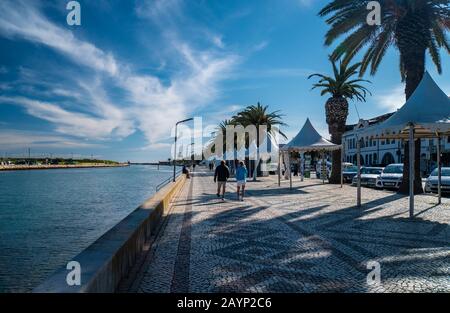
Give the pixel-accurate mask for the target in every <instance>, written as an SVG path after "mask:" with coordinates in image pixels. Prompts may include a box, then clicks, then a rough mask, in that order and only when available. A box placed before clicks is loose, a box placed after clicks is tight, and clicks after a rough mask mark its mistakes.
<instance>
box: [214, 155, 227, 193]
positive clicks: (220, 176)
mask: <svg viewBox="0 0 450 313" xmlns="http://www.w3.org/2000/svg"><path fill="white" fill-rule="evenodd" d="M228 178H230V170H229V169H228V166H226V165H225V161H223V160H222V161H221V162H220V165H219V166H217V167H216V171H215V172H214V182H217V197H220V190H221V189H222V200H225V187H226V184H227V180H228Z"/></svg>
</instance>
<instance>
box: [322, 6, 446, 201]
mask: <svg viewBox="0 0 450 313" xmlns="http://www.w3.org/2000/svg"><path fill="white" fill-rule="evenodd" d="M369 2H370V1H369V0H333V1H331V2H330V3H329V4H328V5H326V6H325V7H324V8H323V9H322V10H321V11H320V12H319V15H320V16H323V17H324V16H329V15H331V16H330V17H329V18H328V19H327V20H326V22H327V24H329V25H330V30H329V31H328V33H327V34H326V36H325V44H326V45H331V44H333V43H334V42H335V41H336V39H338V38H339V37H341V36H343V35H345V36H346V38H345V39H344V40H342V42H341V43H340V44H339V45H338V46H337V47H336V49H335V50H334V53H333V54H332V58H333V59H334V60H337V59H339V58H341V57H344V61H345V62H348V61H349V60H350V59H351V58H353V57H354V56H355V55H356V54H357V53H358V52H360V51H361V50H362V49H363V48H364V47H367V51H366V52H365V54H364V56H363V60H362V66H361V69H360V74H361V75H363V74H364V73H365V72H366V70H367V69H368V68H369V66H370V72H371V74H372V75H374V74H375V73H376V72H377V69H378V67H379V65H380V63H381V60H382V59H383V57H384V55H385V54H386V51H387V50H388V48H389V47H390V46H395V47H396V48H397V49H398V51H399V53H400V74H401V77H402V80H403V81H404V82H405V83H406V86H405V95H406V99H409V97H410V96H411V95H412V93H413V92H414V90H415V89H416V87H417V86H418V85H419V83H420V81H421V79H422V77H423V74H424V72H425V55H426V52H427V51H428V52H429V54H430V56H431V60H432V61H433V63H434V64H435V65H436V68H437V70H438V72H439V73H441V72H442V66H441V58H440V55H439V50H440V48H444V49H445V50H446V51H447V53H450V43H449V41H448V38H447V37H446V31H448V30H450V0H379V1H378V2H379V3H380V5H381V25H380V26H370V25H369V24H368V23H367V15H368V11H367V4H368V3H369ZM415 151H416V152H417V153H416V155H415V165H416V175H417V176H416V178H415V188H414V189H415V192H417V193H420V192H423V190H422V184H421V178H420V140H417V141H416V149H415ZM408 160H409V157H408V149H405V166H404V176H403V177H404V179H403V184H402V187H401V191H402V192H407V191H408V189H409V182H408V181H409V175H408V174H409V172H408V170H407V169H408V167H409V166H408V164H407V163H409V162H408Z"/></svg>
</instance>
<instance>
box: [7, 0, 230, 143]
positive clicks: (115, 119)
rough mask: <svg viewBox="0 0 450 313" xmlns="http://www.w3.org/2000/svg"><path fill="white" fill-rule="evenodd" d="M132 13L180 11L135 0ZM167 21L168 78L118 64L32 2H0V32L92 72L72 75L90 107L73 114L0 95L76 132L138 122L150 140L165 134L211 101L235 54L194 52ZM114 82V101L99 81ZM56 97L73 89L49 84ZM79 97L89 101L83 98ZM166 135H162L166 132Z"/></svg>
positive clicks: (168, 15) (118, 130) (93, 133)
mask: <svg viewBox="0 0 450 313" xmlns="http://www.w3.org/2000/svg"><path fill="white" fill-rule="evenodd" d="M139 5H140V6H138V7H137V8H136V12H137V14H138V15H140V16H142V17H150V18H152V19H157V20H158V22H160V21H161V20H162V19H172V16H173V14H174V13H175V12H179V8H180V2H179V1H178V0H169V1H166V0H165V1H152V2H148V1H145V2H140V4H139ZM165 26H166V28H168V31H167V33H168V34H170V36H168V37H167V38H166V39H167V40H168V44H169V45H170V46H171V48H173V49H172V51H174V53H176V54H177V55H176V57H177V58H178V60H181V62H182V67H181V68H180V69H179V70H178V71H176V75H175V76H173V77H171V78H170V81H169V82H168V83H164V84H163V83H162V82H161V80H160V79H159V78H158V77H156V76H152V75H142V74H136V73H135V72H134V71H133V70H132V67H131V66H130V65H127V64H124V63H120V62H118V61H117V59H116V57H115V56H114V55H113V54H112V53H107V52H105V51H103V50H102V49H100V48H98V47H96V46H95V45H94V44H92V43H90V42H86V41H82V40H80V39H78V38H76V37H75V36H74V34H73V33H72V32H70V31H68V30H67V29H64V28H61V27H59V26H56V25H55V24H53V23H52V22H50V21H49V20H47V19H46V18H45V17H44V16H43V15H42V14H41V12H40V11H39V10H38V9H37V8H36V7H34V6H33V5H32V4H29V3H26V4H25V3H24V2H22V1H19V2H12V1H1V2H0V35H3V36H6V37H8V38H11V39H25V40H28V41H31V42H34V43H38V44H42V45H45V46H47V47H49V48H51V49H54V50H55V51H57V52H59V53H61V54H63V55H65V56H66V57H68V58H69V59H70V60H72V61H73V62H75V63H76V64H79V65H82V66H86V67H88V68H90V69H92V70H93V71H94V72H95V75H93V76H94V77H95V81H94V82H92V79H89V80H88V81H85V82H78V84H79V85H80V86H81V88H82V89H83V90H84V91H85V95H84V96H83V97H84V98H83V99H81V100H80V99H78V103H79V104H78V105H79V106H80V105H82V106H84V109H88V108H89V110H90V111H89V114H88V113H86V114H85V113H80V112H79V110H77V109H79V108H74V110H73V111H71V110H70V109H69V108H67V107H64V108H63V107H62V106H61V104H56V103H53V101H37V100H34V99H31V98H30V97H29V95H27V97H14V98H11V97H9V98H8V97H2V100H1V101H2V102H9V103H15V104H19V105H22V106H23V107H25V108H26V110H27V112H28V113H29V114H31V115H33V116H35V117H38V118H41V119H43V120H46V121H49V122H51V123H53V124H54V125H55V129H56V131H58V132H60V133H64V134H73V135H75V136H79V137H85V138H95V139H99V138H101V139H104V138H109V137H115V138H119V139H120V138H124V137H126V136H128V135H130V134H131V133H133V132H134V131H135V128H136V127H137V128H139V129H140V130H141V131H142V132H143V133H144V135H145V137H146V138H147V140H148V143H150V144H153V145H154V144H158V143H160V142H159V141H160V140H161V139H162V138H167V137H168V134H170V129H171V128H172V126H173V125H174V124H175V122H176V121H177V120H179V119H182V118H185V117H186V116H187V115H189V114H190V112H192V111H193V110H194V109H196V108H198V107H199V106H202V105H205V104H207V103H209V102H210V101H212V100H213V99H214V98H215V97H216V96H217V95H218V89H217V84H218V83H219V82H220V81H221V80H222V79H224V78H225V77H226V76H227V74H228V72H229V71H230V70H231V68H232V67H233V66H234V65H235V64H236V62H237V61H238V58H237V57H236V56H235V55H226V54H223V53H222V54H220V55H218V54H217V53H214V52H213V51H210V50H202V51H197V50H194V49H192V48H191V47H190V46H189V44H187V43H185V42H183V41H182V40H179V39H178V36H177V33H176V30H174V29H170V27H167V26H168V25H165ZM106 80H108V83H110V84H112V85H113V87H118V88H119V89H120V90H121V91H122V92H123V93H124V94H125V95H126V96H125V97H124V98H123V99H120V102H119V100H117V99H115V101H114V102H116V103H120V105H118V104H115V103H113V102H111V101H110V99H109V98H110V97H108V96H107V93H106V92H105V90H104V85H105V81H106ZM49 92H53V93H54V94H57V95H61V96H75V95H76V93H74V91H73V90H67V89H56V88H54V89H53V90H51V91H49ZM84 100H88V101H89V103H88V104H86V103H85V101H84ZM165 136H166V137H165Z"/></svg>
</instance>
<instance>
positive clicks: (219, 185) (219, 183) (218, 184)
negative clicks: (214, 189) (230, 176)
mask: <svg viewBox="0 0 450 313" xmlns="http://www.w3.org/2000/svg"><path fill="white" fill-rule="evenodd" d="M226 184H227V182H226V181H218V182H217V186H218V187H219V188H222V187H225V186H226Z"/></svg>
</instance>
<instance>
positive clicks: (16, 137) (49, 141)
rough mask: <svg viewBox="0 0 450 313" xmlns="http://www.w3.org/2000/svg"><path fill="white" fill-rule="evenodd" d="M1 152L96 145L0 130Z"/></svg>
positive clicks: (40, 133) (24, 132)
mask: <svg viewBox="0 0 450 313" xmlns="http://www.w3.org/2000/svg"><path fill="white" fill-rule="evenodd" d="M0 146H1V147H2V150H3V151H5V150H6V149H11V148H12V149H14V148H17V147H27V148H38V147H39V148H91V147H99V146H100V145H98V144H93V143H88V142H83V141H79V140H75V139H71V138H67V137H63V136H55V135H52V134H48V133H43V132H31V131H18V130H2V131H1V132H0Z"/></svg>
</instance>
